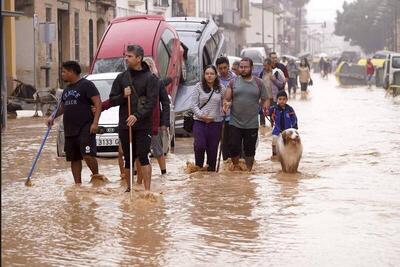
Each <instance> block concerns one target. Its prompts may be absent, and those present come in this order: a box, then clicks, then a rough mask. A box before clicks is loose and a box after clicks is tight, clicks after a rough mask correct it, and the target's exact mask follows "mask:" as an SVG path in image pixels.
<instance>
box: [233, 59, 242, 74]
mask: <svg viewBox="0 0 400 267" xmlns="http://www.w3.org/2000/svg"><path fill="white" fill-rule="evenodd" d="M239 65H240V61H234V62H233V63H232V71H233V73H235V75H236V76H239V75H240V70H239Z"/></svg>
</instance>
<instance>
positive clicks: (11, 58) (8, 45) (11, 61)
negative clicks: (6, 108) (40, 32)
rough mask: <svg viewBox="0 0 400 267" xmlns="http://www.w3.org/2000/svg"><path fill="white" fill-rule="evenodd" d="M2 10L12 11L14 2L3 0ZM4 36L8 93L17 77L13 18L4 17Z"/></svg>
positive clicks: (12, 0)
mask: <svg viewBox="0 0 400 267" xmlns="http://www.w3.org/2000/svg"><path fill="white" fill-rule="evenodd" d="M4 9H5V10H7V11H14V9H15V5H14V0H5V2H4ZM3 22H4V25H3V29H4V34H5V40H4V41H5V43H4V45H5V51H6V53H5V55H4V56H5V69H6V80H7V92H8V93H10V92H12V91H13V89H14V82H13V79H14V78H16V77H17V69H16V63H15V61H16V59H15V58H16V47H15V18H14V17H4V20H3Z"/></svg>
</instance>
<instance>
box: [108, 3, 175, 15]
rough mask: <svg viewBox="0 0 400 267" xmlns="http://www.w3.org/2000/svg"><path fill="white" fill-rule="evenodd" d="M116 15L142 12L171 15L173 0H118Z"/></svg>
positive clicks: (139, 13)
mask: <svg viewBox="0 0 400 267" xmlns="http://www.w3.org/2000/svg"><path fill="white" fill-rule="evenodd" d="M116 6H117V7H116V16H117V17H123V16H132V15H141V14H157V15H162V16H164V17H171V15H172V4H171V0H117V1H116Z"/></svg>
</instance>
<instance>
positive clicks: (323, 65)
mask: <svg viewBox="0 0 400 267" xmlns="http://www.w3.org/2000/svg"><path fill="white" fill-rule="evenodd" d="M319 71H320V73H321V76H322V78H325V77H327V75H328V72H327V68H326V61H325V58H324V57H321V59H320V60H319Z"/></svg>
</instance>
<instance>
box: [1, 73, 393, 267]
mask: <svg viewBox="0 0 400 267" xmlns="http://www.w3.org/2000/svg"><path fill="white" fill-rule="evenodd" d="M314 80H315V85H314V86H313V87H311V91H310V94H309V95H308V96H307V98H306V99H300V96H299V95H298V96H297V97H296V99H290V100H289V103H290V104H291V105H292V106H293V107H294V109H295V110H296V112H297V116H298V118H299V127H300V134H301V137H302V141H303V146H304V153H303V158H302V160H301V162H300V167H299V171H300V173H298V174H291V175H289V174H283V173H281V172H280V165H279V163H272V162H271V161H270V160H269V157H270V154H271V150H270V146H271V134H270V129H269V128H266V129H262V130H260V142H259V145H258V149H257V155H256V165H255V168H254V170H253V172H252V173H246V172H230V171H228V170H227V168H226V167H227V166H226V165H222V171H221V172H220V173H219V174H216V173H207V172H197V173H192V174H187V173H185V171H184V167H185V165H186V161H187V160H193V153H192V140H191V139H189V138H183V139H178V141H177V148H176V153H175V154H170V155H169V156H168V174H167V175H166V176H163V177H161V175H160V174H159V170H158V167H157V165H156V164H154V165H153V169H154V177H153V188H154V190H155V191H156V192H157V193H159V194H158V195H157V197H156V201H149V200H146V199H143V198H140V197H138V194H135V197H134V199H133V201H131V200H130V199H129V194H125V193H124V189H125V186H123V185H122V184H121V182H120V178H119V175H118V174H119V171H118V166H117V160H116V159H100V160H99V164H100V172H101V173H103V174H105V175H106V176H107V177H108V179H109V180H110V182H109V183H108V184H105V185H100V186H98V185H92V184H90V183H89V180H90V177H89V176H90V175H89V174H90V173H89V171H88V169H87V168H86V167H85V168H84V171H83V184H82V185H81V186H75V185H74V184H73V178H72V175H71V173H70V169H69V165H68V164H67V163H66V162H65V160H64V159H63V158H57V157H56V146H55V141H56V131H55V130H53V131H52V133H51V135H50V137H49V140H48V142H47V144H46V147H45V149H44V151H43V154H42V156H41V158H40V160H39V163H38V165H37V168H36V170H35V172H34V175H33V179H32V181H33V187H29V188H28V187H26V186H25V185H24V182H25V179H26V176H27V174H28V172H29V169H30V167H31V164H32V161H33V159H34V157H35V155H36V153H37V151H38V149H39V146H40V142H41V138H42V136H43V134H44V133H45V130H46V129H45V127H44V124H43V119H32V118H23V119H14V120H10V121H9V128H8V129H7V130H6V131H5V132H3V134H2V154H1V157H2V158H1V159H2V160H1V164H2V179H1V185H2V189H1V193H2V197H1V198H2V201H1V207H2V211H1V215H2V224H1V231H2V235H1V241H2V251H1V252H2V258H1V262H2V266H232V265H235V266H236V265H238V266H400V164H399V163H400V162H399V160H400V121H399V115H400V101H398V99H397V100H396V99H393V98H392V97H388V96H386V95H385V92H384V90H382V89H380V88H374V89H367V88H365V87H354V88H339V87H336V83H335V81H334V79H333V77H332V76H331V77H330V78H329V80H321V79H319V78H318V77H314ZM153 162H154V161H153ZM154 163H155V162H154Z"/></svg>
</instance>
